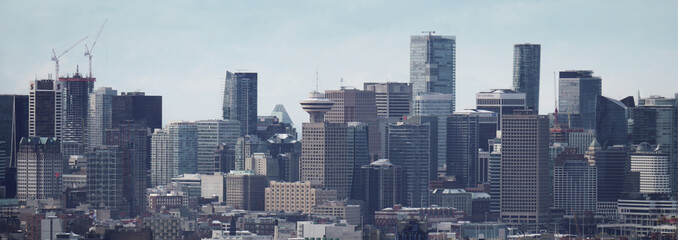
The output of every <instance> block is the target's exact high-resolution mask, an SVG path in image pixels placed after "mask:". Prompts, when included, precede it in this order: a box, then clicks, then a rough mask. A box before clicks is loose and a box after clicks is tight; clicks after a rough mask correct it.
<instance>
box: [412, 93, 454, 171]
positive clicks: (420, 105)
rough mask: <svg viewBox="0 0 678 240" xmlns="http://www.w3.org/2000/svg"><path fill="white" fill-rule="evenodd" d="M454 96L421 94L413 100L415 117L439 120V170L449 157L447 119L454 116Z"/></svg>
mask: <svg viewBox="0 0 678 240" xmlns="http://www.w3.org/2000/svg"><path fill="white" fill-rule="evenodd" d="M453 99H454V96H453V95H452V94H442V93H420V94H419V95H416V96H414V98H413V100H412V111H411V114H412V115H413V116H433V117H437V118H438V125H437V126H436V130H437V131H438V133H437V136H438V140H437V144H438V151H437V156H433V157H435V158H436V159H437V160H436V161H435V162H437V164H436V165H437V168H443V166H444V165H445V161H446V159H447V158H446V156H447V117H448V116H450V115H452V113H453V112H452V109H453V108H454V107H453V106H452V104H453Z"/></svg>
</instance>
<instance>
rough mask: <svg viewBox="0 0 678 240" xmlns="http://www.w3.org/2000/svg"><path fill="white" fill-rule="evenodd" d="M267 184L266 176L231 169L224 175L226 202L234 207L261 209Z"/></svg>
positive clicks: (263, 207) (262, 208)
mask: <svg viewBox="0 0 678 240" xmlns="http://www.w3.org/2000/svg"><path fill="white" fill-rule="evenodd" d="M267 185H268V181H267V180H266V176H261V175H254V173H253V172H251V171H231V172H230V173H228V174H227V175H226V204H228V205H229V206H233V207H234V208H236V209H243V210H249V211H263V210H264V209H265V206H264V203H265V196H266V195H265V189H266V187H267Z"/></svg>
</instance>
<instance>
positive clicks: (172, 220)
mask: <svg viewBox="0 0 678 240" xmlns="http://www.w3.org/2000/svg"><path fill="white" fill-rule="evenodd" d="M143 227H145V228H149V229H151V232H153V240H180V239H182V234H183V231H182V230H181V229H182V228H181V218H178V217H173V216H170V215H159V216H154V217H146V218H144V219H143Z"/></svg>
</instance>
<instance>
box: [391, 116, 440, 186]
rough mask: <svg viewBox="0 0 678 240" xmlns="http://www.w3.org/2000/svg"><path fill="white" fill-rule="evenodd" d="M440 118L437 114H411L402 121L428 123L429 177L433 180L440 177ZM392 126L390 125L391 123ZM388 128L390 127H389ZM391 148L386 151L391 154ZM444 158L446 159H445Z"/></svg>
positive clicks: (406, 122) (419, 123)
mask: <svg viewBox="0 0 678 240" xmlns="http://www.w3.org/2000/svg"><path fill="white" fill-rule="evenodd" d="M439 120H440V118H439V117H436V116H409V117H407V118H404V119H403V120H402V121H401V122H403V123H405V124H416V125H422V124H427V125H428V129H429V131H428V132H429V134H430V137H429V164H428V166H429V172H430V173H431V174H429V179H430V180H431V181H434V180H437V179H438V169H439V167H440V166H439V165H438V158H437V157H438V156H439V155H438V151H439V145H438V140H439V139H440V138H439V137H438V134H440V131H438V127H439V125H440V124H441V123H440V122H439ZM397 123H398V122H395V123H392V124H397ZM389 126H390V125H389ZM387 129H388V128H387ZM386 146H387V147H389V148H390V146H389V145H388V144H387V145H386ZM388 150H389V149H387V151H386V153H387V154H390V153H389V151H388ZM443 160H444V159H443Z"/></svg>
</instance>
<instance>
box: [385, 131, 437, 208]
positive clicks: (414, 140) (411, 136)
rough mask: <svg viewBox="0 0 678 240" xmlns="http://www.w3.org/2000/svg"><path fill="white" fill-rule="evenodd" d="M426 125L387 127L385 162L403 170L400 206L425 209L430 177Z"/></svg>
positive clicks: (429, 139) (428, 143) (427, 201)
mask: <svg viewBox="0 0 678 240" xmlns="http://www.w3.org/2000/svg"><path fill="white" fill-rule="evenodd" d="M429 131H430V123H423V124H416V123H404V122H398V123H396V124H390V125H389V126H388V148H389V150H388V155H389V160H391V162H392V163H393V164H395V165H398V166H401V167H402V168H403V173H404V174H403V176H404V178H405V183H404V186H403V188H402V191H403V198H404V199H403V205H405V206H409V207H427V206H428V205H429V194H428V187H429V183H430V175H431V174H435V173H431V169H430V167H429V166H430V161H431V150H430V149H431V145H430V144H431V134H430V132H429Z"/></svg>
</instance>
